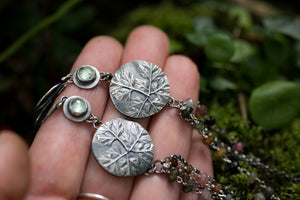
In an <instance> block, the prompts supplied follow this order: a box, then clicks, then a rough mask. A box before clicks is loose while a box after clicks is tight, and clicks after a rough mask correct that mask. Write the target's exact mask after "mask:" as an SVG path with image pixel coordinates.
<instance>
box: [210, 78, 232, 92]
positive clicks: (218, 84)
mask: <svg viewBox="0 0 300 200" xmlns="http://www.w3.org/2000/svg"><path fill="white" fill-rule="evenodd" d="M209 84H210V87H212V88H213V89H215V90H219V91H224V90H234V89H236V84H235V83H233V82H232V81H230V80H228V79H226V78H224V77H221V76H216V77H214V78H213V79H212V80H211V81H210V82H209Z"/></svg>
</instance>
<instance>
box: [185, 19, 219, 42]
mask: <svg viewBox="0 0 300 200" xmlns="http://www.w3.org/2000/svg"><path fill="white" fill-rule="evenodd" d="M194 28H195V32H194V33H189V34H187V39H188V41H190V42H191V43H192V44H195V45H199V46H204V45H205V43H206V41H207V38H208V37H209V36H210V35H212V34H213V33H216V31H217V29H216V27H215V25H214V22H213V20H212V19H211V18H208V17H196V18H195V19H194Z"/></svg>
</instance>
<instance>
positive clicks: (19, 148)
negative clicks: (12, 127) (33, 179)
mask: <svg viewBox="0 0 300 200" xmlns="http://www.w3.org/2000/svg"><path fill="white" fill-rule="evenodd" d="M29 172H30V167H29V155H28V146H27V144H26V143H25V142H24V141H23V140H22V138H21V137H20V136H18V135H17V134H15V133H13V132H11V131H2V132H0V177H1V178H0V199H7V200H18V199H23V198H24V195H25V193H26V189H27V186H28V185H29Z"/></svg>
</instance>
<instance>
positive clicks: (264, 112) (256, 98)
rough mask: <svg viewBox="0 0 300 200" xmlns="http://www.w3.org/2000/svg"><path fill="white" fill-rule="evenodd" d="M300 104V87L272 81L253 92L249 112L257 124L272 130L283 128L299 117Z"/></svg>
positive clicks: (291, 83)
mask: <svg viewBox="0 0 300 200" xmlns="http://www.w3.org/2000/svg"><path fill="white" fill-rule="evenodd" d="M299 102H300V86H299V85H297V84H295V83H294V82H288V81H272V82H268V83H266V84H264V85H262V86H260V87H258V88H257V89H255V90H254V91H253V92H252V94H251V97H250V100H249V110H250V113H251V116H252V118H253V120H254V121H255V122H256V123H257V124H259V125H261V126H262V127H264V128H266V129H268V130H272V129H277V128H281V127H283V126H284V125H286V124H288V123H289V122H291V120H293V119H294V118H295V117H296V116H297V114H298V113H299V111H300V103H299Z"/></svg>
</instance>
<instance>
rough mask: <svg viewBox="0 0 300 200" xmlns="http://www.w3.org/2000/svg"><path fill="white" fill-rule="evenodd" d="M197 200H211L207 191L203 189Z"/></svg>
mask: <svg viewBox="0 0 300 200" xmlns="http://www.w3.org/2000/svg"><path fill="white" fill-rule="evenodd" d="M198 200H211V194H210V192H209V191H208V190H207V189H203V190H202V191H201V194H200V195H199V198H198Z"/></svg>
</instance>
